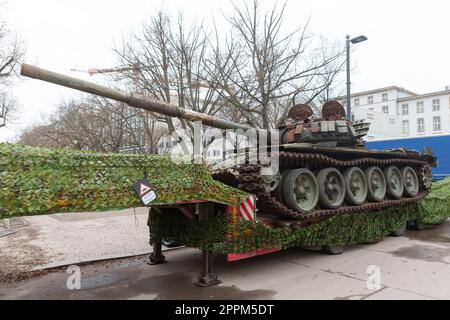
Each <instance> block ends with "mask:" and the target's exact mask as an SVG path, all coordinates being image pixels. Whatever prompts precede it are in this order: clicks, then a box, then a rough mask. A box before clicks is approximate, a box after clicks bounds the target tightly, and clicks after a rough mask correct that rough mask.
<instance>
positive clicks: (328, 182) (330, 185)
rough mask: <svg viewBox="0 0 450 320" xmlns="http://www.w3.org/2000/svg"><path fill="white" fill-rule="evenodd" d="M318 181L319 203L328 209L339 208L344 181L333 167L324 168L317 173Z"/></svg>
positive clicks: (342, 200) (342, 199) (341, 201)
mask: <svg viewBox="0 0 450 320" xmlns="http://www.w3.org/2000/svg"><path fill="white" fill-rule="evenodd" d="M317 181H318V183H319V203H320V205H321V206H322V207H324V208H328V209H336V208H339V207H340V206H341V205H342V203H343V202H344V198H345V181H344V177H343V176H342V174H341V173H340V172H339V171H338V170H337V169H335V168H326V169H323V170H321V171H320V172H319V174H318V175H317Z"/></svg>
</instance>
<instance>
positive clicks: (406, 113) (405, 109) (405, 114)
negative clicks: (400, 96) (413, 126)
mask: <svg viewBox="0 0 450 320" xmlns="http://www.w3.org/2000/svg"><path fill="white" fill-rule="evenodd" d="M408 114H409V107H408V105H407V104H403V105H402V115H404V116H407V115H408Z"/></svg>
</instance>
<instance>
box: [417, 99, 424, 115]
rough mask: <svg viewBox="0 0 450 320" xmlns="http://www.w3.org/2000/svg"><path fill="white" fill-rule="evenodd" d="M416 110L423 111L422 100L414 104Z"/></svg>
mask: <svg viewBox="0 0 450 320" xmlns="http://www.w3.org/2000/svg"><path fill="white" fill-rule="evenodd" d="M416 112H417V113H423V102H422V101H421V102H417V104H416Z"/></svg>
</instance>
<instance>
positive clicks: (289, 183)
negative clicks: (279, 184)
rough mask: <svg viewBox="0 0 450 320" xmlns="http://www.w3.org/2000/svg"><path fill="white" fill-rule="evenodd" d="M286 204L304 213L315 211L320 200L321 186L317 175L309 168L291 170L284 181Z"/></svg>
mask: <svg viewBox="0 0 450 320" xmlns="http://www.w3.org/2000/svg"><path fill="white" fill-rule="evenodd" d="M283 196H284V201H285V203H286V205H287V206H288V207H289V208H291V209H292V210H296V211H299V212H303V213H309V212H311V211H313V210H314V209H315V208H316V206H317V202H318V201H319V186H318V185H317V180H316V177H314V174H313V173H312V172H311V171H309V170H308V169H296V170H291V171H290V172H289V173H288V174H287V175H286V178H285V179H284V182H283Z"/></svg>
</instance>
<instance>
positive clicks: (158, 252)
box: [148, 241, 167, 265]
mask: <svg viewBox="0 0 450 320" xmlns="http://www.w3.org/2000/svg"><path fill="white" fill-rule="evenodd" d="M166 262H167V260H166V257H165V256H164V255H163V254H162V242H161V241H158V242H155V243H154V244H153V253H152V254H151V255H150V259H149V261H148V264H150V265H156V264H163V263H166Z"/></svg>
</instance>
